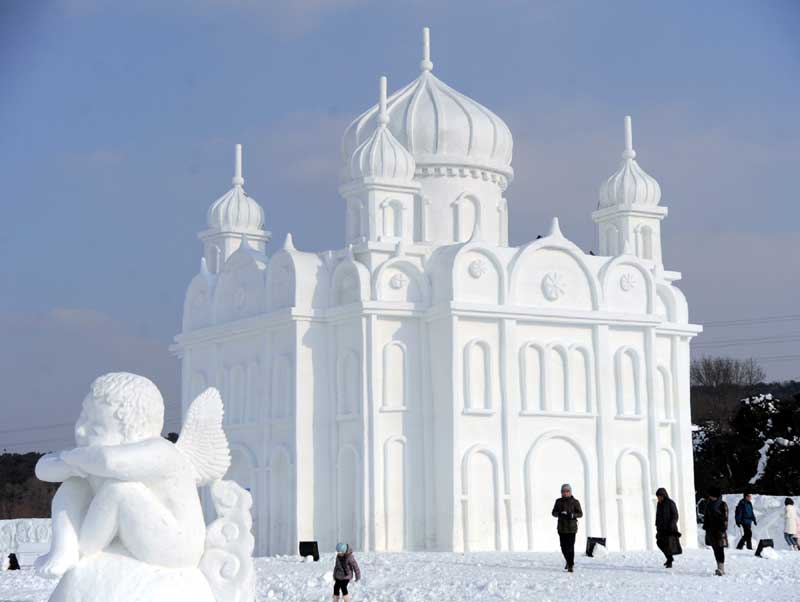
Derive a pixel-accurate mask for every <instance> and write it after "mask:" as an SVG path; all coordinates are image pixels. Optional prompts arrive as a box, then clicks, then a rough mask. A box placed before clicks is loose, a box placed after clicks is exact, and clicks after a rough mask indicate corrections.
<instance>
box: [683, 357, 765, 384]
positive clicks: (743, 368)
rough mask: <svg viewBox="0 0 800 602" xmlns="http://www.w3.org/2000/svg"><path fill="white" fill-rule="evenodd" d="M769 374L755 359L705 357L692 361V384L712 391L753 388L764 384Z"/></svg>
mask: <svg viewBox="0 0 800 602" xmlns="http://www.w3.org/2000/svg"><path fill="white" fill-rule="evenodd" d="M766 376H767V374H766V372H764V369H763V368H762V367H761V366H760V365H759V364H758V362H756V361H755V360H754V359H753V358H749V359H746V360H738V359H734V358H731V357H710V356H703V357H701V358H700V359H698V360H694V361H692V365H691V378H692V384H693V385H695V386H698V387H709V388H711V389H729V388H731V387H752V386H753V385H755V384H758V383H760V382H763V380H764V378H766Z"/></svg>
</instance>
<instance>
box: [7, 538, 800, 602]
mask: <svg viewBox="0 0 800 602" xmlns="http://www.w3.org/2000/svg"><path fill="white" fill-rule="evenodd" d="M727 556H728V561H727V563H726V570H727V572H728V575H727V576H725V577H714V576H713V574H712V572H713V569H714V568H715V567H714V558H713V555H712V553H711V551H710V550H687V551H686V553H684V554H683V555H682V556H678V557H677V558H676V561H675V568H673V569H672V570H667V569H664V568H663V567H662V564H663V561H664V559H663V556H661V555H660V554H659V553H658V552H627V553H624V554H623V553H615V552H609V553H608V555H607V556H606V557H604V558H586V557H585V556H583V555H582V554H580V555H579V556H578V557H577V559H576V573H575V574H568V573H565V572H564V571H563V567H564V561H563V559H562V558H561V556H560V555H559V554H556V553H476V554H455V553H434V552H418V553H396V554H389V553H380V554H378V553H373V554H356V557H357V559H358V561H359V564H360V565H361V569H362V573H363V575H364V578H363V579H362V581H361V582H360V583H357V584H354V585H353V586H352V588H351V592H352V593H353V602H367V601H371V602H465V601H467V600H481V601H488V602H498V601H505V600H509V601H520V602H522V601H528V600H536V601H537V602H563V601H564V600H569V602H590V601H591V602H612V601H613V602H641V601H642V600H649V599H653V598H655V597H658V598H659V599H663V600H686V601H694V600H725V602H752V601H753V600H756V599H758V600H796V599H798V595H797V592H798V591H800V553H790V552H787V551H778V552H776V553H775V559H774V560H765V559H762V558H756V557H755V556H754V555H753V552H747V551H741V552H738V551H735V550H728V552H727ZM333 561H334V557H333V555H332V554H327V555H324V556H323V557H322V559H321V561H320V562H313V563H307V562H304V559H303V558H302V557H300V556H296V557H291V556H280V557H271V558H259V559H257V560H256V569H257V572H258V583H257V600H258V602H263V601H277V600H280V601H281V602H301V601H302V602H328V601H329V600H330V597H331V593H332V589H331V569H332V568H333ZM53 586H54V582H52V581H46V580H44V579H40V578H38V577H36V575H35V574H34V573H33V572H32V571H30V570H23V571H6V572H4V573H0V600H25V601H26V602H45V601H46V600H47V597H48V595H49V594H50V591H51V590H52V588H53Z"/></svg>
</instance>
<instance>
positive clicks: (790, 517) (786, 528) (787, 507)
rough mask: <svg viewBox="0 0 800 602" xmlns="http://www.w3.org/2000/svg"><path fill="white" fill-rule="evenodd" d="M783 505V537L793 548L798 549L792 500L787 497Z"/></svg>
mask: <svg viewBox="0 0 800 602" xmlns="http://www.w3.org/2000/svg"><path fill="white" fill-rule="evenodd" d="M783 505H784V511H783V538H784V539H785V540H786V543H788V544H789V547H790V548H792V549H793V550H797V549H800V548H798V545H797V511H796V510H795V509H794V500H793V499H792V498H790V497H787V498H786V499H785V500H784V501H783Z"/></svg>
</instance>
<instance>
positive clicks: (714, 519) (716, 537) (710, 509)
mask: <svg viewBox="0 0 800 602" xmlns="http://www.w3.org/2000/svg"><path fill="white" fill-rule="evenodd" d="M703 529H705V531H706V545H707V546H711V548H712V549H713V550H714V558H715V559H716V561H717V570H716V571H714V574H715V575H718V576H720V577H721V576H722V575H724V574H725V548H727V547H728V504H726V503H725V502H724V501H722V492H721V491H720V488H719V487H711V488H710V489H709V490H708V501H707V502H706V509H705V512H704V513H703Z"/></svg>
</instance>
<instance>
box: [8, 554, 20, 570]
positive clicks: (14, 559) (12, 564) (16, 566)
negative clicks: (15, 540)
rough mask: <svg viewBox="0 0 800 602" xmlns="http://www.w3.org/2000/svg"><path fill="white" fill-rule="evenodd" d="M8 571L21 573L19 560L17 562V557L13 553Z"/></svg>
mask: <svg viewBox="0 0 800 602" xmlns="http://www.w3.org/2000/svg"><path fill="white" fill-rule="evenodd" d="M8 570H9V571H19V570H20V566H19V560H17V555H16V554H14V553H13V552H12V553H11V554H9V555H8Z"/></svg>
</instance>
